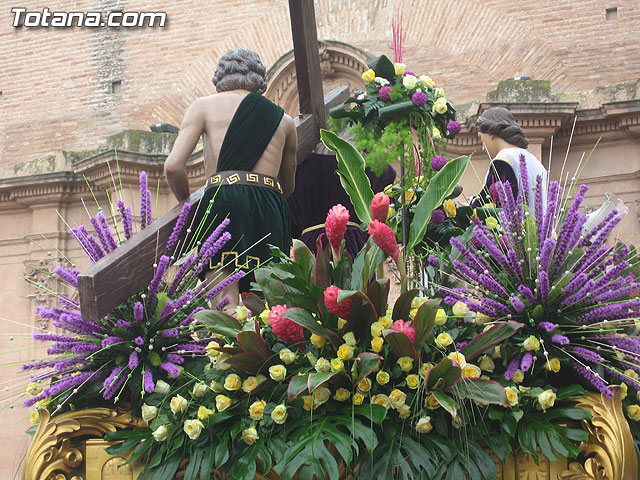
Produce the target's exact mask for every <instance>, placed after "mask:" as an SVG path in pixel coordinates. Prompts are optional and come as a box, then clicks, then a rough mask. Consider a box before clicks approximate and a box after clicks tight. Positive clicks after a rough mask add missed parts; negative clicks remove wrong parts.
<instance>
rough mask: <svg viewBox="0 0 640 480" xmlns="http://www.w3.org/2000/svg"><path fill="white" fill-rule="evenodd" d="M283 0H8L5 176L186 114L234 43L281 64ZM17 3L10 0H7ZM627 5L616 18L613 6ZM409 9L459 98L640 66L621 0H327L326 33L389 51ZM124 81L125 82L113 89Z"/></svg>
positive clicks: (632, 75)
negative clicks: (91, 20)
mask: <svg viewBox="0 0 640 480" xmlns="http://www.w3.org/2000/svg"><path fill="white" fill-rule="evenodd" d="M287 3H288V2H287V1H286V0H251V1H248V0H215V1H208V2H205V1H203V0H183V1H181V2H164V3H163V4H162V8H163V9H165V11H166V12H167V15H168V24H167V26H166V27H164V28H157V27H156V28H139V29H124V28H121V29H108V28H96V29H90V28H69V29H53V28H40V29H26V28H22V29H14V28H13V27H12V26H11V24H12V21H13V14H12V13H11V12H10V8H9V6H6V7H2V8H1V9H0V91H2V95H0V128H1V130H2V135H0V178H1V177H7V176H12V175H13V174H14V167H15V166H16V165H19V164H21V163H24V162H26V161H29V160H31V159H34V158H39V157H43V156H47V155H49V154H51V153H53V152H55V151H56V150H83V149H93V148H96V147H97V146H98V144H100V143H102V142H104V139H105V137H106V136H107V135H109V134H113V133H117V132H119V131H121V130H123V129H126V128H141V129H146V128H148V126H149V125H150V124H152V123H156V122H169V123H174V124H179V123H180V121H181V118H182V116H183V114H184V111H185V109H186V107H187V106H188V104H189V103H190V102H191V101H192V100H193V99H194V98H196V97H197V96H201V95H206V94H209V93H212V92H213V86H212V85H211V83H210V78H211V74H212V72H213V69H214V67H215V64H216V62H217V59H218V58H219V56H220V55H221V54H222V53H224V52H225V51H226V50H227V49H228V48H232V47H237V46H246V47H249V48H253V49H255V50H257V51H259V52H260V53H261V55H262V57H263V61H264V62H265V63H266V64H267V65H270V64H272V63H273V62H275V61H276V60H277V59H278V58H279V57H280V56H281V55H282V54H284V53H285V52H286V51H288V50H289V49H290V48H291V46H292V44H291V34H290V27H289V18H288V6H287ZM7 5H9V4H7ZM158 5H159V4H158V3H157V2H151V1H148V0H120V1H117V0H50V1H49V2H48V3H45V2H29V5H28V8H29V10H30V11H35V10H41V9H42V8H43V7H48V8H49V9H51V10H60V11H70V10H75V11H80V10H81V11H94V10H103V11H107V10H112V9H124V10H130V11H141V10H147V11H154V10H157V9H158V8H159V7H158ZM615 6H617V7H618V12H617V20H606V18H605V9H606V8H611V7H615ZM397 7H402V9H403V11H404V18H405V21H404V27H405V31H406V46H407V52H406V57H405V60H406V62H407V63H408V64H409V65H410V66H411V69H412V70H415V71H416V73H423V72H428V73H429V74H430V75H431V76H432V77H433V78H434V79H436V81H437V82H438V83H440V84H442V85H444V86H445V87H446V89H447V93H448V96H449V97H450V98H451V99H453V100H454V101H456V102H458V103H462V102H467V101H471V100H474V99H483V98H484V96H485V94H486V92H487V91H489V90H492V89H493V88H495V86H496V84H497V82H498V80H500V79H504V78H507V77H511V76H517V75H528V76H531V77H532V78H535V79H548V80H551V82H552V89H553V91H556V92H557V91H575V90H586V89H591V88H593V87H595V86H598V85H606V84H612V83H618V82H623V81H635V80H637V79H638V78H640V48H639V47H640V36H638V35H637V32H638V31H640V4H639V3H638V2H635V1H633V2H632V1H623V0H618V3H615V1H614V2H612V1H611V0H606V1H603V0H581V1H579V2H576V1H573V0H538V1H535V2H534V1H523V0H520V1H518V2H513V1H512V0H484V1H477V0H442V1H439V2H433V1H428V0H403V1H400V0H398V1H390V0H316V16H317V23H318V35H319V37H320V38H325V39H333V40H338V41H342V42H346V43H349V44H352V45H355V46H357V47H360V48H363V49H365V50H368V51H370V52H373V53H390V39H391V17H392V15H393V13H394V10H395V9H396V8H397ZM114 81H121V91H120V93H111V86H112V82H114Z"/></svg>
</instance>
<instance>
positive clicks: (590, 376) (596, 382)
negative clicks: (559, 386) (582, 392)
mask: <svg viewBox="0 0 640 480" xmlns="http://www.w3.org/2000/svg"><path fill="white" fill-rule="evenodd" d="M572 364H573V369H574V370H575V371H576V372H578V373H579V374H580V375H581V376H583V377H584V378H586V379H587V380H588V381H589V383H591V385H593V386H594V387H596V388H597V389H598V390H599V391H600V393H602V394H603V395H604V396H605V397H607V398H613V397H614V394H613V392H612V391H611V390H609V388H608V387H607V385H606V384H605V383H604V382H603V381H602V379H601V378H600V376H599V375H597V374H596V373H594V372H593V370H591V368H586V367H583V366H582V365H580V364H579V363H578V362H575V361H574V362H572Z"/></svg>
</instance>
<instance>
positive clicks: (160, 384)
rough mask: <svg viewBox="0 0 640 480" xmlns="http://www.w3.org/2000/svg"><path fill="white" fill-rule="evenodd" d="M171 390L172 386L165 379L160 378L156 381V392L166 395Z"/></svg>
mask: <svg viewBox="0 0 640 480" xmlns="http://www.w3.org/2000/svg"><path fill="white" fill-rule="evenodd" d="M169 390H171V386H170V385H169V384H168V383H167V382H165V381H164V380H158V381H157V382H156V388H155V390H154V392H155V393H161V394H162V395H166V394H167V393H169Z"/></svg>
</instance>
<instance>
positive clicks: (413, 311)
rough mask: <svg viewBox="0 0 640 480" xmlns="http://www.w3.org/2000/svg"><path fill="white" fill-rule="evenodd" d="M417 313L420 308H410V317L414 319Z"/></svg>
mask: <svg viewBox="0 0 640 480" xmlns="http://www.w3.org/2000/svg"><path fill="white" fill-rule="evenodd" d="M417 313H418V309H417V308H412V309H411V310H409V318H410V319H411V320H413V319H414V318H416V314H417Z"/></svg>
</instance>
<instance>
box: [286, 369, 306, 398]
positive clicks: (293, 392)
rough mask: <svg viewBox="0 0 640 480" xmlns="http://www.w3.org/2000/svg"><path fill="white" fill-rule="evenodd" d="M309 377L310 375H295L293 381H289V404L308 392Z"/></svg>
mask: <svg viewBox="0 0 640 480" xmlns="http://www.w3.org/2000/svg"><path fill="white" fill-rule="evenodd" d="M308 377H309V375H294V376H293V377H291V380H289V387H288V388H287V398H288V400H289V403H291V402H293V400H294V399H295V398H296V397H297V396H298V395H300V394H301V393H302V392H304V391H305V390H307V386H308V383H307V382H308Z"/></svg>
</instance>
